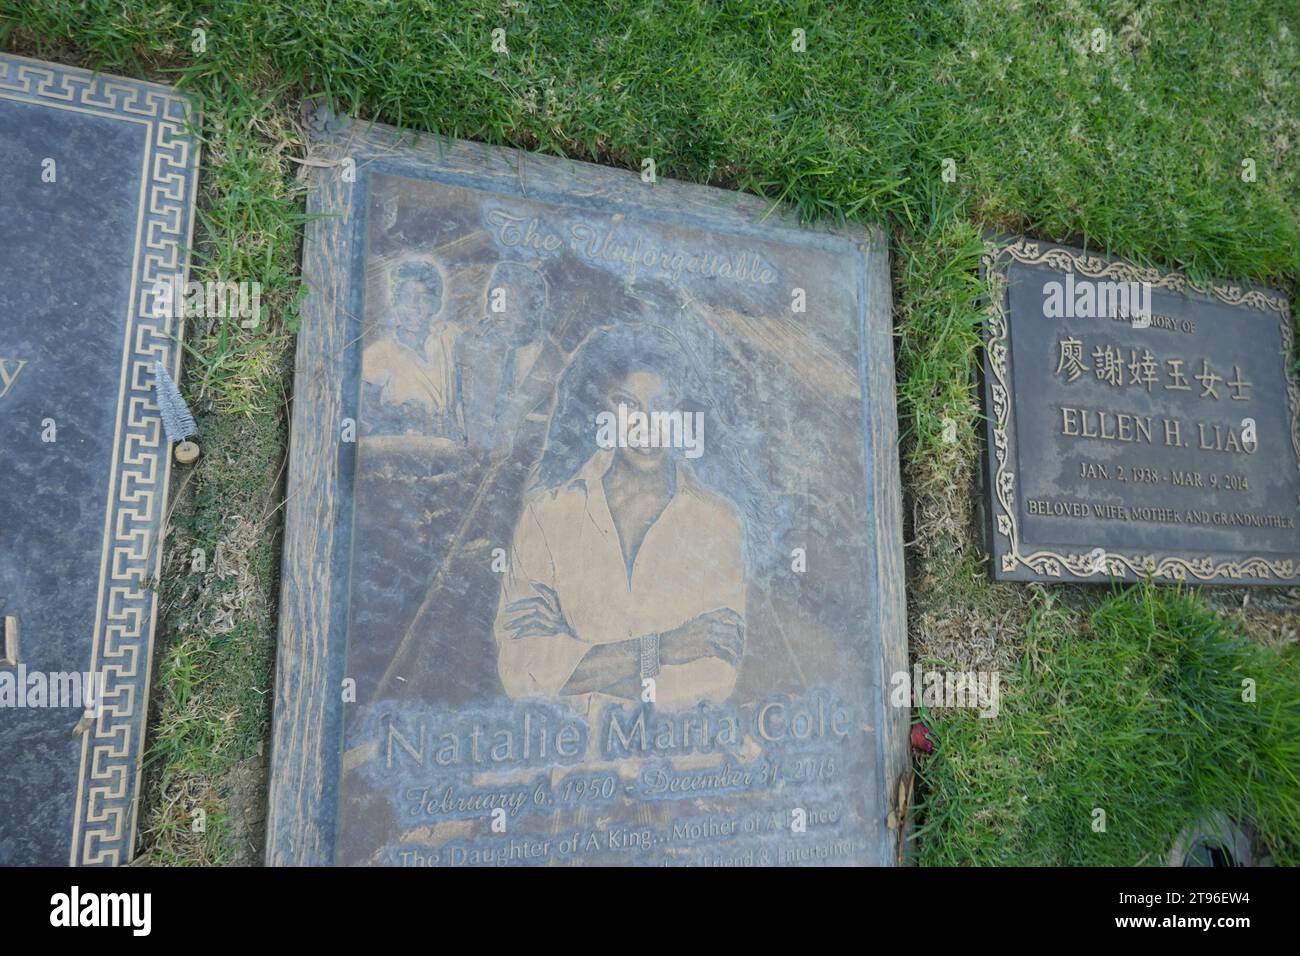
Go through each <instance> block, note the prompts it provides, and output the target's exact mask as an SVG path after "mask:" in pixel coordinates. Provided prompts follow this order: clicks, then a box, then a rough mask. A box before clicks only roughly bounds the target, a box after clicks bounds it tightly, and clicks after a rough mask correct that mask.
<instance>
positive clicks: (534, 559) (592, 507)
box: [495, 451, 745, 713]
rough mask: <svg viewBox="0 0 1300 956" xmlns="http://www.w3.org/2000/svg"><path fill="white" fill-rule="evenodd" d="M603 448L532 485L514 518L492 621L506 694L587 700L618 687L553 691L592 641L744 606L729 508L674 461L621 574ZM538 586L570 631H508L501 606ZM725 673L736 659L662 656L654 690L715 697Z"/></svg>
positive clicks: (729, 676)
mask: <svg viewBox="0 0 1300 956" xmlns="http://www.w3.org/2000/svg"><path fill="white" fill-rule="evenodd" d="M612 460H613V453H612V452H610V451H600V452H597V453H596V454H595V455H594V456H592V458H591V459H590V460H588V462H587V464H586V465H584V466H583V468H582V469H581V471H580V472H579V473H578V474H577V475H576V476H575V477H574V478H572V479H570V480H569V481H567V482H565V483H564V484H562V485H560V486H559V487H556V488H553V489H549V490H546V491H543V492H541V493H539V494H536V495H534V496H533V497H532V498H531V499H530V500H529V501H528V503H527V504H526V505H525V507H524V511H523V514H522V515H521V516H520V518H519V523H518V525H517V526H516V528H515V533H514V540H513V543H512V545H511V553H510V563H509V568H508V570H507V571H506V573H505V576H504V581H503V583H502V586H501V596H500V601H499V603H498V605H497V615H496V626H495V634H496V641H497V648H498V657H497V666H498V670H499V672H500V675H501V681H502V683H503V684H504V686H505V690H506V693H507V694H508V695H510V696H511V697H515V698H519V697H534V696H539V697H549V698H561V699H564V700H566V701H567V702H568V703H569V704H570V705H571V706H573V707H574V709H575V710H577V711H579V712H580V713H587V712H590V710H591V708H592V705H593V704H595V703H597V701H598V699H603V700H610V701H612V700H616V699H618V698H616V697H610V696H608V695H605V694H602V693H579V694H564V693H562V691H563V690H564V688H565V684H566V683H567V682H568V681H569V679H570V677H571V676H572V675H573V673H574V671H575V669H576V668H577V667H578V665H579V663H580V662H581V661H582V659H583V657H584V656H585V655H586V654H587V653H588V652H589V651H590V650H592V648H593V647H596V646H597V645H601V644H611V643H615V642H619V641H628V640H630V639H637V638H641V637H642V636H643V635H647V634H661V633H663V632H666V631H669V630H671V629H673V628H676V627H678V626H679V625H682V624H684V623H686V622H687V621H690V620H691V619H692V618H695V617H697V616H699V615H701V614H706V613H708V612H711V611H720V610H722V611H727V610H729V611H731V612H733V613H734V614H735V615H736V616H737V617H738V618H739V619H741V620H743V618H744V614H745V576H744V570H743V567H744V565H743V559H742V554H741V534H742V532H741V524H740V519H739V517H738V515H737V513H736V510H735V508H734V507H733V506H732V505H731V504H730V503H729V502H727V501H726V500H724V499H723V498H721V497H719V496H717V495H715V494H713V493H712V492H710V491H708V490H707V489H705V488H704V487H703V486H702V485H701V484H700V483H699V482H698V481H697V480H696V479H695V478H694V476H693V475H692V474H691V473H690V471H689V469H688V468H687V467H685V466H684V465H682V464H678V465H677V472H676V475H677V482H676V488H675V491H674V493H673V495H672V498H671V499H670V500H669V502H668V504H667V505H666V506H665V508H664V510H663V511H662V513H661V514H660V515H659V517H658V518H657V519H656V520H655V521H654V523H653V524H652V525H651V526H650V528H649V530H648V531H647V532H646V534H645V538H644V540H643V541H642V543H641V546H640V548H639V550H638V551H637V553H636V557H635V560H634V561H633V563H632V568H631V574H630V575H629V574H628V571H627V567H626V565H625V563H624V558H623V549H622V547H621V545H620V542H619V538H618V532H617V531H616V530H615V526H614V520H613V517H612V515H611V514H610V509H609V505H608V503H607V501H606V498H605V492H604V487H603V484H602V481H601V479H602V477H603V476H604V474H605V472H606V471H607V470H608V469H609V467H610V464H611V463H612ZM546 589H551V591H552V592H553V593H554V594H555V595H556V596H558V600H559V603H560V605H561V606H562V608H563V615H564V618H565V619H566V620H567V622H568V625H569V631H570V632H571V633H558V634H545V635H538V636H528V637H518V636H515V633H513V632H512V631H511V630H510V628H509V627H508V626H507V624H508V618H509V614H508V611H507V609H508V608H509V607H510V606H511V604H513V603H514V602H517V601H519V600H520V599H523V598H535V597H538V596H539V595H542V594H545V593H546ZM735 685H736V667H735V665H734V664H733V663H731V662H729V661H727V660H724V659H723V658H721V657H708V656H702V657H698V658H697V659H695V660H691V661H688V662H685V663H674V664H664V665H663V667H662V668H661V669H660V672H659V674H658V676H657V677H656V687H655V702H656V704H658V705H659V706H661V707H668V708H680V707H686V706H691V705H693V704H695V703H697V702H698V701H700V700H710V701H713V702H715V703H717V702H721V701H723V700H725V699H726V698H727V697H729V696H730V695H731V692H732V690H733V689H734V688H735Z"/></svg>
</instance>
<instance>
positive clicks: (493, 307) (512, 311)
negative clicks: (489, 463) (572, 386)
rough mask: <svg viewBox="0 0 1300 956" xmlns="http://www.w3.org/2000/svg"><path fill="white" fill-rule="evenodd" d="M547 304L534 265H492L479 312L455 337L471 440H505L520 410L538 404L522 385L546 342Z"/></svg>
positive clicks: (487, 445) (489, 444)
mask: <svg viewBox="0 0 1300 956" xmlns="http://www.w3.org/2000/svg"><path fill="white" fill-rule="evenodd" d="M546 308H547V289H546V278H545V276H543V275H542V273H541V272H539V271H538V270H537V269H536V268H534V267H533V266H531V265H529V264H527V263H523V262H499V263H497V265H496V266H494V267H493V269H492V273H491V275H490V276H489V278H488V283H487V288H486V289H485V290H484V296H483V313H482V316H481V317H480V319H479V321H478V323H477V324H476V325H475V326H474V327H473V328H472V329H470V330H469V331H468V332H466V333H465V334H464V335H463V336H461V338H460V340H459V342H458V343H457V361H456V368H457V369H458V370H459V375H460V378H459V388H460V399H461V407H462V410H463V412H462V413H463V416H464V422H465V433H466V435H467V437H468V440H469V443H470V444H471V445H474V446H476V447H479V448H484V449H494V448H496V447H497V446H498V445H499V444H500V443H501V442H502V441H505V442H509V441H510V439H511V438H512V436H513V435H514V432H515V430H516V429H517V428H518V426H519V423H520V419H521V418H522V416H523V415H524V414H526V413H527V412H528V411H530V410H531V406H532V405H535V404H536V401H537V396H536V395H534V394H533V392H534V391H535V390H532V389H526V388H525V387H524V385H525V383H526V382H527V381H528V376H529V373H530V372H532V370H533V368H534V367H535V366H536V365H538V359H539V358H540V357H542V356H543V353H544V352H545V351H546V350H547V348H548V346H549V340H548V339H547V338H546V335H545V332H544V318H545V316H546ZM546 364H547V366H548V367H549V364H550V363H546ZM546 390H547V391H549V386H548V388H547V389H546Z"/></svg>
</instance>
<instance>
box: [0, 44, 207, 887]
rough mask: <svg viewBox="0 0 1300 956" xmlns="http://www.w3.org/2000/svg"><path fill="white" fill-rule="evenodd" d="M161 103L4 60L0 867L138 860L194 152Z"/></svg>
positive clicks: (143, 88)
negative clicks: (168, 412)
mask: <svg viewBox="0 0 1300 956" xmlns="http://www.w3.org/2000/svg"><path fill="white" fill-rule="evenodd" d="M191 116H192V107H191V104H190V102H189V101H188V100H187V99H186V98H184V97H183V96H181V95H180V94H178V93H177V92H176V91H175V90H173V89H171V88H170V87H166V86H157V85H154V84H151V83H143V82H140V81H138V80H128V79H122V78H120V77H115V76H105V75H103V74H91V73H89V72H87V71H85V70H77V69H71V68H69V67H64V66H58V65H56V64H53V63H41V62H38V61H36V60H27V59H23V58H22V57H16V56H10V55H7V54H0V229H2V231H3V238H2V239H0V458H2V459H3V462H4V477H3V479H0V619H2V621H3V625H2V626H3V633H2V634H0V864H3V865H13V864H40V865H45V866H52V865H64V866H66V865H69V864H71V865H80V864H115V863H125V862H127V861H128V860H129V859H130V857H131V852H132V847H133V844H134V841H135V831H136V811H135V804H136V790H137V785H138V781H139V776H140V763H141V755H142V753H143V746H144V727H145V716H146V713H147V711H148V703H149V694H148V688H149V666H150V656H151V650H152V646H153V631H154V614H155V602H154V592H153V589H152V588H153V581H154V580H155V579H156V577H157V575H158V568H159V565H160V561H161V548H160V547H159V543H158V535H159V529H160V527H161V525H162V516H163V514H164V513H165V511H166V500H167V482H168V476H169V462H170V457H169V454H168V448H169V446H168V444H167V441H166V438H165V436H164V435H163V432H162V423H161V421H160V419H159V412H158V406H157V403H156V402H155V400H154V365H155V363H156V362H161V363H163V366H164V367H165V368H167V369H169V370H170V371H171V372H172V373H173V374H176V373H177V372H178V371H179V363H180V358H181V350H180V347H179V346H178V345H177V340H178V338H179V336H180V334H181V328H180V321H179V319H178V318H176V317H174V315H173V314H172V312H174V310H171V311H169V310H167V309H161V308H157V307H156V306H157V303H156V301H155V295H154V290H155V289H156V288H160V287H162V288H170V287H172V286H173V284H174V283H175V282H176V281H177V280H178V278H179V280H180V281H181V282H182V283H183V282H184V281H185V275H186V268H187V261H188V253H189V242H190V231H191V228H192V225H193V215H194V191H195V186H196V183H197V180H198V161H199V153H198V144H197V142H195V141H194V140H193V139H192V138H191V137H190V135H189V133H188V132H187V125H188V123H189V121H190V119H191Z"/></svg>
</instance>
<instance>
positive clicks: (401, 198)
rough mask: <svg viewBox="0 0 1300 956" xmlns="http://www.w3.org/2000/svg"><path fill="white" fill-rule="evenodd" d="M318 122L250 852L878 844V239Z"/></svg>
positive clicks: (883, 310) (726, 200)
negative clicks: (278, 589)
mask: <svg viewBox="0 0 1300 956" xmlns="http://www.w3.org/2000/svg"><path fill="white" fill-rule="evenodd" d="M314 125H315V129H316V132H315V134H314V138H315V149H316V152H317V155H318V156H319V158H320V159H322V160H324V161H325V162H326V164H327V165H324V166H322V167H321V168H320V169H319V171H317V172H314V173H313V188H312V191H311V200H310V205H311V209H312V211H313V212H315V213H322V214H325V216H324V217H322V218H318V219H316V220H315V221H314V222H313V225H312V226H311V228H310V229H309V232H308V241H307V245H306V252H305V264H304V271H305V274H306V276H307V278H308V282H309V287H310V288H311V290H312V292H311V297H310V299H309V301H308V303H307V311H306V314H305V321H304V326H303V331H302V333H301V336H300V341H299V354H298V367H297V371H296V382H297V395H296V399H295V411H294V431H293V452H292V460H291V467H290V474H289V485H288V509H289V510H288V514H287V519H286V520H287V527H286V543H285V559H284V599H283V621H282V631H281V648H280V664H279V675H278V686H277V697H276V726H275V748H274V756H273V770H272V793H271V812H270V822H269V826H270V832H269V837H268V859H269V861H270V862H272V863H339V864H378V865H398V866H400V865H429V864H444V865H453V866H456V865H494V864H539V865H540V864H550V865H574V864H630V863H642V864H665V865H679V864H680V865H691V864H702V865H744V864H753V865H762V864H809V863H827V864H850V863H887V862H891V861H892V860H893V858H894V853H895V845H896V842H897V837H896V834H895V833H894V832H892V831H891V830H890V829H889V827H888V825H887V819H888V815H889V811H890V809H891V806H890V795H891V794H892V793H893V792H894V790H895V788H896V785H897V779H898V775H899V773H901V770H902V767H903V765H904V760H905V753H906V748H905V739H904V738H905V729H904V724H903V718H904V717H905V715H904V714H902V713H900V712H898V711H897V710H895V709H887V708H886V707H885V706H884V699H883V697H882V693H881V685H882V675H883V674H887V673H892V672H893V671H896V670H902V669H904V668H905V667H906V664H905V661H906V656H905V655H906V650H905V649H906V644H905V636H904V635H905V628H904V622H903V610H902V608H903V582H902V565H901V553H902V542H901V536H900V524H899V500H898V473H897V459H896V452H895V441H896V424H895V417H894V403H893V367H892V352H891V342H890V333H889V294H888V269H887V263H886V254H885V252H884V246H883V242H882V240H881V238H880V237H879V236H873V235H869V234H865V233H863V234H859V233H851V232H846V233H836V232H831V231H827V230H812V229H801V228H799V227H798V226H797V225H794V224H792V223H790V222H788V221H786V220H785V219H783V218H782V217H781V215H780V214H779V213H778V212H773V211H772V210H770V209H769V208H768V207H767V205H766V204H764V203H761V202H759V201H757V200H755V199H753V198H751V197H745V196H741V195H737V194H732V193H726V192H722V191H719V190H713V189H707V188H702V187H693V186H686V185H682V184H678V183H671V182H659V183H645V182H642V180H641V178H640V177H638V176H636V175H634V174H631V173H626V172H621V171H616V170H610V169H606V168H602V167H596V166H591V165H586V164H581V163H573V162H567V161H562V160H557V159H553V158H549V157H542V156H535V155H531V154H525V153H519V152H515V151H512V150H505V149H492V148H487V147H483V146H479V145H476V144H471V143H464V142H454V143H447V142H443V141H438V140H434V139H430V138H425V139H424V140H423V141H419V140H413V139H410V138H407V139H403V138H402V137H401V136H400V135H399V134H398V133H397V132H396V131H394V130H391V129H388V128H385V127H377V126H373V127H372V126H362V125H360V124H351V123H349V122H347V121H346V120H340V119H337V118H335V117H333V116H332V115H330V114H328V113H325V112H321V113H318V114H316V116H315V119H314Z"/></svg>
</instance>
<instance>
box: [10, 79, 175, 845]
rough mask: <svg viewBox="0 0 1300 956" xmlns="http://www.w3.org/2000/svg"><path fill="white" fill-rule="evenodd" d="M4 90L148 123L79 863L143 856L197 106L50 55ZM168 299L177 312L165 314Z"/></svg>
mask: <svg viewBox="0 0 1300 956" xmlns="http://www.w3.org/2000/svg"><path fill="white" fill-rule="evenodd" d="M0 98H5V99H12V100H17V101H20V102H27V103H34V104H39V105H42V106H48V107H54V108H61V109H68V110H73V111H76V112H80V113H89V114H92V115H95V116H101V117H108V118H112V119H117V120H123V121H127V122H133V123H139V124H141V125H142V126H143V127H144V129H145V134H146V139H145V162H144V164H143V165H144V171H145V182H144V189H143V205H144V208H143V209H142V210H140V213H141V214H140V218H139V221H138V225H137V231H136V236H135V247H134V256H133V273H132V281H131V302H130V304H129V314H128V316H127V325H126V337H125V343H124V345H125V349H126V356H125V362H124V365H123V371H122V379H121V381H120V383H119V391H118V402H117V419H116V446H115V448H114V449H113V466H112V469H111V472H110V474H111V478H110V484H109V487H108V514H107V520H106V524H105V537H104V545H103V553H102V556H101V571H100V581H99V589H98V597H97V605H96V626H95V631H94V633H93V634H92V635H91V641H92V646H91V657H90V660H91V667H90V669H91V671H92V673H95V674H97V675H102V680H103V694H102V701H103V707H102V710H101V712H100V714H99V715H98V716H97V717H95V718H94V719H93V720H92V721H91V722H90V723H89V726H88V727H87V728H86V730H85V731H84V733H83V734H82V753H81V772H80V779H79V782H78V791H77V800H76V805H75V812H74V819H73V832H72V841H71V846H72V848H71V852H70V854H69V860H68V862H69V865H72V866H77V865H116V864H120V863H125V862H127V861H128V860H129V859H130V858H131V854H132V851H133V848H134V846H133V845H134V842H135V825H136V820H135V803H136V794H137V791H138V784H139V772H140V761H141V757H142V754H141V751H142V749H143V746H144V730H145V718H146V715H147V712H148V706H149V701H148V691H149V673H150V661H151V659H152V652H153V623H154V614H155V610H156V609H155V603H154V595H153V592H152V591H151V590H150V583H151V581H152V579H153V578H155V577H156V576H157V572H158V568H159V566H160V564H161V558H162V553H161V552H162V549H161V547H160V542H159V541H158V534H159V530H160V528H161V526H162V519H163V515H164V514H165V512H166V503H167V483H168V480H169V476H170V455H169V453H168V445H167V443H166V441H165V440H164V437H163V433H162V421H161V418H160V417H159V413H158V405H157V403H156V402H155V401H154V388H153V378H154V376H153V366H154V362H155V361H161V362H163V364H164V365H165V366H166V367H167V368H169V369H170V370H171V371H172V372H173V374H178V373H179V371H180V360H181V349H180V348H179V346H178V344H177V343H178V342H179V341H180V338H181V335H182V332H183V329H182V323H181V322H180V320H179V319H177V318H175V317H173V316H172V315H171V310H164V309H157V310H156V309H155V302H154V299H155V298H156V296H155V294H154V290H155V287H156V286H155V283H157V282H158V281H159V280H161V279H165V278H171V277H173V276H176V275H178V274H179V275H180V276H181V279H182V282H183V281H184V280H185V278H186V276H187V275H188V271H189V245H190V239H191V235H192V232H193V226H194V198H195V194H196V191H197V186H198V166H199V144H198V143H197V142H196V141H195V140H194V139H192V138H191V137H190V135H189V133H188V132H187V126H188V124H189V123H190V122H191V119H195V120H196V119H197V114H196V112H195V109H194V106H193V104H192V103H191V102H190V100H189V99H188V98H186V97H185V96H183V95H182V94H180V93H177V92H176V91H175V90H173V89H171V88H170V87H166V86H160V85H158V84H153V83H147V82H145V81H143V80H129V79H124V78H122V77H115V76H107V75H104V74H99V73H91V72H90V71H88V70H82V69H78V68H76V67H64V66H51V65H50V64H46V63H41V62H37V61H35V60H29V59H26V58H23V57H17V56H12V55H10V54H0ZM156 312H162V313H165V314H156Z"/></svg>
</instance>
